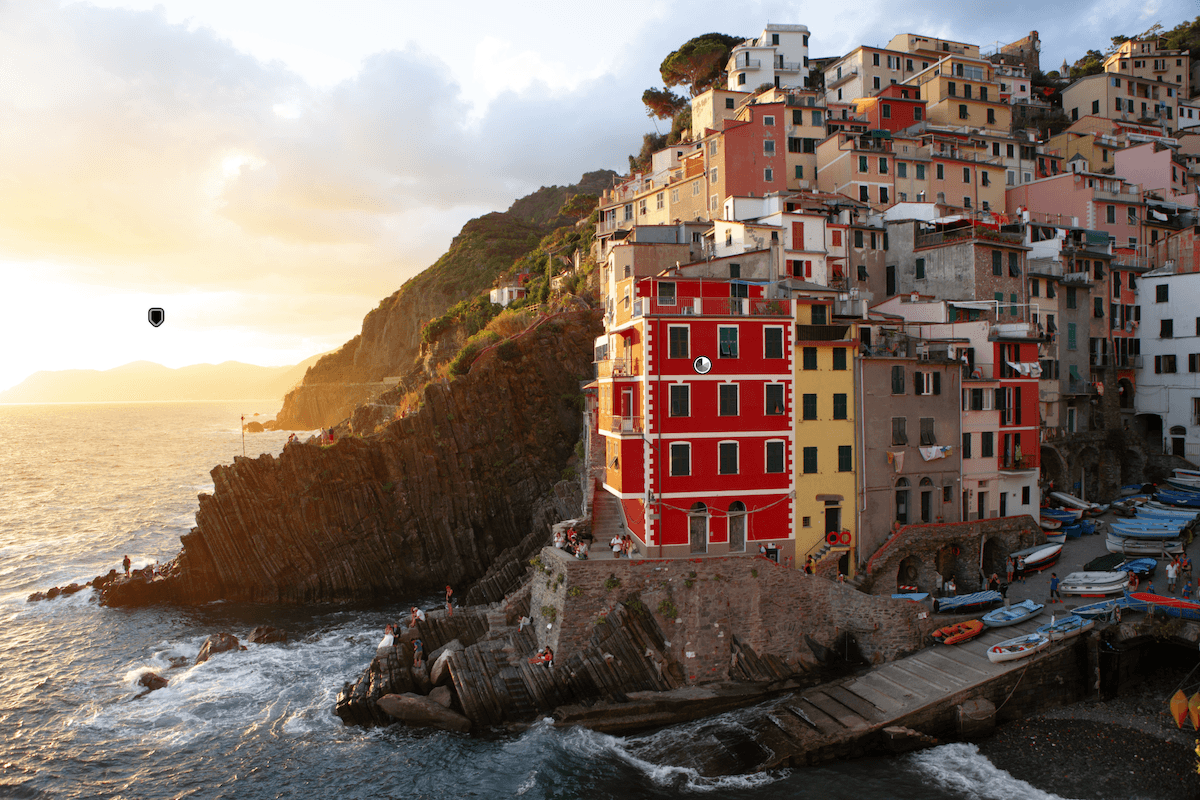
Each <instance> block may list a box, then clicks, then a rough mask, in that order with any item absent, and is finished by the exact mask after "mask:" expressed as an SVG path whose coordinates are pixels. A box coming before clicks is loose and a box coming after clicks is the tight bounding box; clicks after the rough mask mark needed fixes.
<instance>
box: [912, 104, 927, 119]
mask: <svg viewBox="0 0 1200 800" xmlns="http://www.w3.org/2000/svg"><path fill="white" fill-rule="evenodd" d="M924 116H925V113H924V109H922V108H921V107H920V106H914V107H913V119H914V120H915V121H917V122H920V121H921V119H922V118H923V117H924Z"/></svg>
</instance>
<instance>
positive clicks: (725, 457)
mask: <svg viewBox="0 0 1200 800" xmlns="http://www.w3.org/2000/svg"><path fill="white" fill-rule="evenodd" d="M717 460H718V465H717V473H718V474H720V475H737V471H738V446H737V442H721V443H720V444H718V445H717Z"/></svg>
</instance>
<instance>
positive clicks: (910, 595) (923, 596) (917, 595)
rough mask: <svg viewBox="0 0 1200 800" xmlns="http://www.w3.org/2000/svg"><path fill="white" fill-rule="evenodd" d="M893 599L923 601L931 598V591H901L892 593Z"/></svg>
mask: <svg viewBox="0 0 1200 800" xmlns="http://www.w3.org/2000/svg"><path fill="white" fill-rule="evenodd" d="M892 599H893V600H912V601H913V602H914V603H922V602H924V601H926V600H928V599H929V592H900V593H899V594H894V595H892Z"/></svg>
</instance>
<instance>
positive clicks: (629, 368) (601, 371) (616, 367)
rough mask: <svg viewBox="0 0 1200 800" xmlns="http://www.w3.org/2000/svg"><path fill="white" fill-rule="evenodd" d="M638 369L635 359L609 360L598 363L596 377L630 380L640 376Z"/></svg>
mask: <svg viewBox="0 0 1200 800" xmlns="http://www.w3.org/2000/svg"><path fill="white" fill-rule="evenodd" d="M638 367H639V365H638V362H637V359H635V358H629V357H625V358H607V359H604V360H603V361H597V362H596V377H597V378H629V377H633V376H634V375H637V374H638V372H637V370H638Z"/></svg>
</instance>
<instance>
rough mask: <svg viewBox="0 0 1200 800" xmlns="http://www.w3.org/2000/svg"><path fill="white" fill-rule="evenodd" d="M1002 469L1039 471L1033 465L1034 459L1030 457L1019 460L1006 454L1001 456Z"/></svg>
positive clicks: (1022, 457)
mask: <svg viewBox="0 0 1200 800" xmlns="http://www.w3.org/2000/svg"><path fill="white" fill-rule="evenodd" d="M1000 469H1003V470H1009V471H1014V470H1026V469H1037V467H1036V466H1035V465H1034V463H1033V459H1032V458H1029V457H1028V456H1021V457H1020V458H1017V457H1016V456H1014V455H1009V454H1004V455H1001V456H1000Z"/></svg>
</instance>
